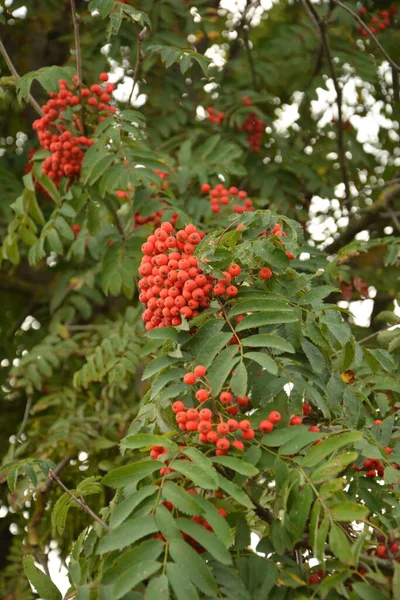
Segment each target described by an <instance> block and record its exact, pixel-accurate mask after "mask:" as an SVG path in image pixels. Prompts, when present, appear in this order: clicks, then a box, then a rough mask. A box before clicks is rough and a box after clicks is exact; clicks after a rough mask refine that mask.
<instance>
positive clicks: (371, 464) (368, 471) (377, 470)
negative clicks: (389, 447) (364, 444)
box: [353, 458, 385, 479]
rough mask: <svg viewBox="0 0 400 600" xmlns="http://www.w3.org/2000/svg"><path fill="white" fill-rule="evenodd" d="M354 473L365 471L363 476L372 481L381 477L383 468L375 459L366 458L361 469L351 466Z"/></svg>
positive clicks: (383, 472) (383, 471)
mask: <svg viewBox="0 0 400 600" xmlns="http://www.w3.org/2000/svg"><path fill="white" fill-rule="evenodd" d="M353 469H354V471H365V476H366V477H370V478H371V479H373V478H374V477H376V476H378V477H383V476H384V474H385V467H384V466H383V464H382V463H381V461H380V460H378V459H377V458H367V459H366V460H364V462H363V465H362V467H357V465H354V466H353Z"/></svg>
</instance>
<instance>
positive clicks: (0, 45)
mask: <svg viewBox="0 0 400 600" xmlns="http://www.w3.org/2000/svg"><path fill="white" fill-rule="evenodd" d="M0 54H1V55H2V57H3V58H4V62H5V63H6V65H7V67H8V68H9V70H10V73H11V75H13V77H14V79H15V81H16V82H17V83H18V81H19V80H20V79H21V78H20V76H19V74H18V71H17V69H16V68H15V66H14V63H13V62H12V60H11V58H10V56H9V54H8V52H7V50H6V47H5V46H4V44H3V42H2V40H1V38H0ZM28 99H29V104H30V105H31V106H32V108H34V109H35V110H36V112H37V113H38V114H39V115H40V116H41V117H43V111H42V109H41V107H40V106H39V104H38V102H36V100H35V98H34V97H33V96H32V94H29V98H28Z"/></svg>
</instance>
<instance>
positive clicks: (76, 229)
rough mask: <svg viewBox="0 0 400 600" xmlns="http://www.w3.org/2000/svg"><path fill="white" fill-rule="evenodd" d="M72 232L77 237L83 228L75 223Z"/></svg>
mask: <svg viewBox="0 0 400 600" xmlns="http://www.w3.org/2000/svg"><path fill="white" fill-rule="evenodd" d="M71 229H72V231H73V232H74V234H75V235H78V233H79V232H80V230H81V226H80V225H78V223H73V224H72V226H71Z"/></svg>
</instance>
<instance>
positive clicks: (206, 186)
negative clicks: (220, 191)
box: [201, 183, 211, 194]
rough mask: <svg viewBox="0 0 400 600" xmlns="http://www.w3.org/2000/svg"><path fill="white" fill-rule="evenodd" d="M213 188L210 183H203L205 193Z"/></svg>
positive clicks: (202, 188) (202, 187) (202, 189)
mask: <svg viewBox="0 0 400 600" xmlns="http://www.w3.org/2000/svg"><path fill="white" fill-rule="evenodd" d="M210 190H211V185H210V184H209V183H203V185H202V186H201V191H202V192H203V194H207V192H209V191H210Z"/></svg>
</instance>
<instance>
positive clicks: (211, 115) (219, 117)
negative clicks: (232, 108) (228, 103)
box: [206, 106, 225, 124]
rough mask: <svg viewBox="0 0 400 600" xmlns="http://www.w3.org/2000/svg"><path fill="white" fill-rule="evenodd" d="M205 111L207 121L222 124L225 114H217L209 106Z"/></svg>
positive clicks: (220, 112)
mask: <svg viewBox="0 0 400 600" xmlns="http://www.w3.org/2000/svg"><path fill="white" fill-rule="evenodd" d="M206 111H207V113H208V117H207V118H208V120H209V121H211V122H212V123H218V124H219V123H222V121H223V120H224V119H225V113H224V112H222V111H219V112H217V111H216V110H215V108H213V107H212V106H209V107H208V108H206Z"/></svg>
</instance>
